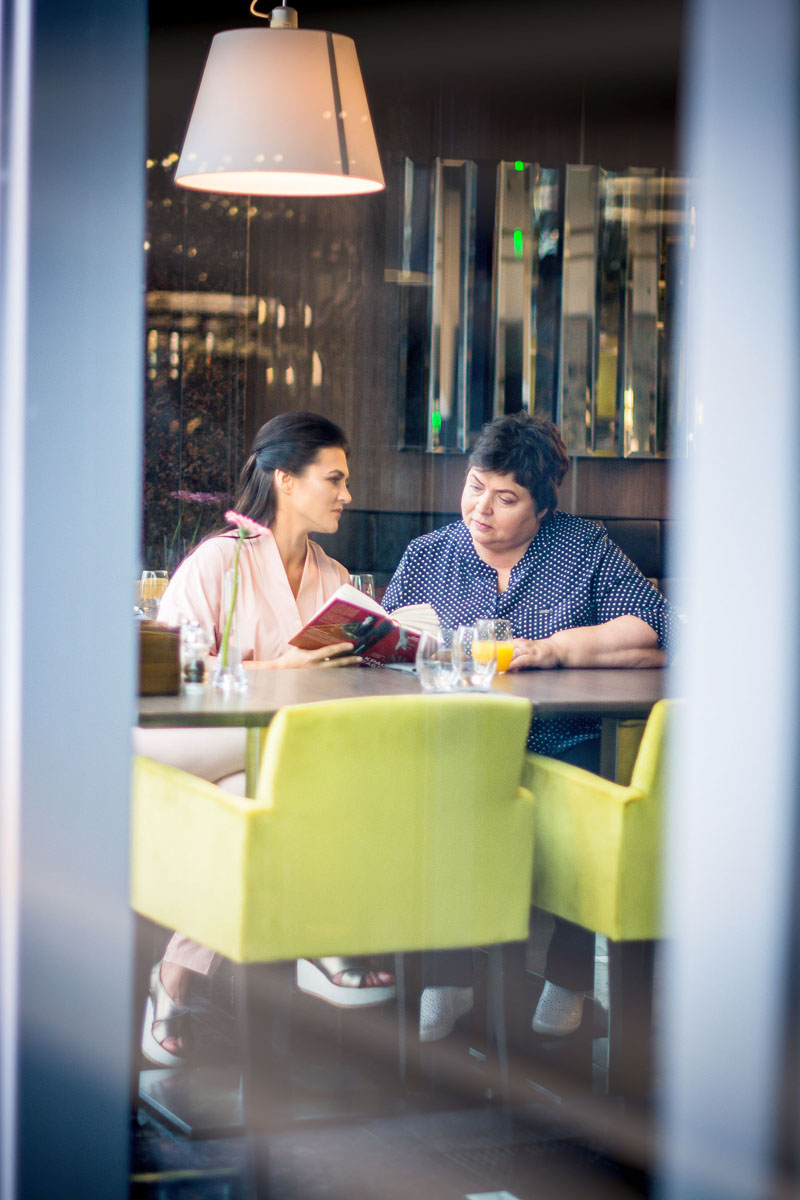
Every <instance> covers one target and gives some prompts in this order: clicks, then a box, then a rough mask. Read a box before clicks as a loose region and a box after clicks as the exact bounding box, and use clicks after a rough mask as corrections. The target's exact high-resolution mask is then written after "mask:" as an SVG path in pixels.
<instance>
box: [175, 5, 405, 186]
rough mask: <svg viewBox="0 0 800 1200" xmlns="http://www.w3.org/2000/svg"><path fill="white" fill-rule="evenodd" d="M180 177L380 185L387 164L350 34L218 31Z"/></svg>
mask: <svg viewBox="0 0 800 1200" xmlns="http://www.w3.org/2000/svg"><path fill="white" fill-rule="evenodd" d="M175 182H176V183H178V184H180V185H181V186H182V187H188V188H197V189H199V190H201V191H208V192H232V193H235V194H237V195H253V196H258V195H262V196H264V195H269V196H320V195H328V196H330V195H339V196H345V195H354V194H356V193H358V192H377V191H380V189H381V188H383V187H384V181H383V171H382V170H381V163H380V158H379V156H378V147H377V145H376V144H375V134H374V132H373V129H372V121H371V120H370V115H369V108H368V107H367V97H366V94H365V92H364V84H363V82H362V79H361V71H360V69H359V66H358V58H357V56H356V48H355V44H354V42H353V40H352V38H348V37H343V36H342V35H341V34H338V33H325V32H324V31H322V30H317V29H231V30H228V31H227V32H226V33H218V34H217V35H216V37H215V38H214V39H213V41H212V43H211V48H210V49H209V52H208V59H207V61H206V66H205V71H204V72H203V78H202V80H201V82H200V88H199V90H198V93H197V99H196V100H195V105H194V110H193V112H192V117H191V120H190V122H189V128H188V130H187V132H186V138H185V140H184V144H183V151H182V153H181V156H180V160H179V162H178V167H177V170H176V172H175Z"/></svg>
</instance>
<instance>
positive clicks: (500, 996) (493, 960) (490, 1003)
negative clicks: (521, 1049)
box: [486, 946, 509, 1101]
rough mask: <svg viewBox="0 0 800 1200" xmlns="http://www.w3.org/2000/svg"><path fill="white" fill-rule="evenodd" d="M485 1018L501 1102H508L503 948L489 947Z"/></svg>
mask: <svg viewBox="0 0 800 1200" xmlns="http://www.w3.org/2000/svg"><path fill="white" fill-rule="evenodd" d="M486 1018H487V1027H488V1035H489V1036H488V1039H487V1040H488V1045H489V1046H491V1045H492V1044H494V1047H495V1051H496V1054H497V1068H498V1073H499V1078H500V1082H501V1091H502V1099H503V1101H507V1100H508V1096H509V1083H508V1037H507V1034H506V1005H505V987H504V977H503V947H502V946H489V969H488V972H487V1004H486Z"/></svg>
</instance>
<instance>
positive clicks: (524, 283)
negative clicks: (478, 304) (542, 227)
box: [492, 162, 538, 416]
mask: <svg viewBox="0 0 800 1200" xmlns="http://www.w3.org/2000/svg"><path fill="white" fill-rule="evenodd" d="M537 170H538V168H537V167H535V166H532V165H531V164H530V163H522V162H519V163H506V162H503V163H500V165H499V167H498V168H497V198H496V201H495V218H494V278H493V284H494V287H493V305H492V308H493V320H492V327H493V330H494V378H493V391H494V394H493V404H492V409H493V413H494V415H495V416H499V415H500V414H502V413H512V412H519V410H520V409H523V408H524V409H527V410H528V411H530V408H531V394H532V391H533V389H532V386H531V384H532V380H533V379H534V378H535V371H536V365H535V364H536V357H535V330H534V324H533V273H534V265H533V264H534V257H535V247H534V238H535V222H534V206H533V186H534V180H535V177H536V173H537Z"/></svg>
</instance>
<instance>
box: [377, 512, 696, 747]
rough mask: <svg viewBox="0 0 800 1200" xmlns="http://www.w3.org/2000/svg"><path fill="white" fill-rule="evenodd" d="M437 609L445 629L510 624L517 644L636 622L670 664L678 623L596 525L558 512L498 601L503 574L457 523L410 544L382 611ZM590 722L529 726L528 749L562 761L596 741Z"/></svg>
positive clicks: (593, 724) (596, 727) (594, 723)
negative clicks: (621, 620)
mask: <svg viewBox="0 0 800 1200" xmlns="http://www.w3.org/2000/svg"><path fill="white" fill-rule="evenodd" d="M424 601H427V602H428V603H429V604H431V605H433V607H434V608H435V609H436V612H437V614H438V616H439V620H440V621H441V622H442V625H444V626H445V627H454V626H456V625H469V624H472V622H473V621H477V620H479V619H480V618H481V617H505V618H506V619H507V620H509V621H510V622H511V629H512V632H513V635H514V637H524V638H546V637H549V636H550V635H551V634H553V633H556V632H557V630H560V629H574V628H575V627H576V626H581V625H602V624H603V623H604V622H606V621H611V620H613V619H614V617H622V616H634V617H639V618H640V619H641V620H642V621H646V622H647V624H648V625H650V626H651V627H652V628H653V629H654V630H655V631H656V633H657V635H658V644H659V646H660V647H661V649H662V650H664V651H665V652H666V654H667V656H668V657H669V658H671V657H672V655H673V653H674V650H675V644H674V643H675V637H676V633H677V629H678V627H679V621H678V619H677V616H676V614H675V612H674V610H673V609H672V608H671V606H670V605H669V604H668V603H667V601H666V600H665V599H664V597H663V596H662V595H661V594H660V592H658V591H657V590H656V589H655V588H654V587H653V585H652V584H651V583H649V582H648V581H647V580H646V579H645V577H644V576H643V575H642V573H641V571H640V570H639V569H638V567H636V566H634V564H633V563H632V562H631V560H630V559H629V558H627V557H626V556H625V555H624V554H623V553H622V551H621V550H620V548H619V546H617V545H616V544H615V543H614V542H612V541H611V539H610V538H609V536H608V534H607V533H606V532H605V530H604V529H603V528H601V526H599V525H597V524H595V522H594V521H589V520H586V519H585V518H583V517H574V516H572V515H571V514H569V513H563V512H556V513H554V514H553V516H552V517H551V518H550V520H548V521H545V522H544V524H543V525H542V526H541V528H540V529H539V532H538V533H537V535H536V537H535V538H534V539H533V541H532V542H531V544H530V546H529V547H528V549H527V550H526V551H525V553H524V555H523V556H522V558H521V559H520V560H519V562H518V563H517V564H516V566H514V567H513V568H512V570H511V577H510V579H509V583H508V587H507V589H506V591H505V592H503V593H502V594H501V595H498V592H497V572H496V571H495V570H494V568H493V567H490V566H489V565H488V564H487V563H485V562H484V561H483V559H481V558H479V557H478V555H477V554H476V552H475V547H474V546H473V544H472V538H471V537H470V534H469V530H468V529H467V527H466V526H465V524H464V522H463V521H456V522H455V523H454V524H452V525H446V526H445V527H444V528H443V529H437V530H436V531H435V532H433V533H428V534H425V535H424V536H423V537H420V538H417V539H416V540H415V541H413V542H412V543H411V544H410V546H409V547H408V549H407V550H406V552H405V554H404V555H403V557H402V559H401V560H400V564H399V566H398V568H397V570H396V571H395V573H394V575H393V576H392V579H391V581H390V583H389V586H388V588H387V589H386V594H385V595H384V598H383V601H382V603H383V606H384V608H385V609H386V610H387V611H388V612H391V611H392V609H395V608H399V607H400V605H402V604H419V603H422V602H424ZM599 735H600V722H599V720H597V719H593V718H564V719H561V718H559V719H556V720H548V721H544V720H540V719H537V720H535V721H534V722H533V726H532V728H531V736H530V738H529V741H528V745H529V747H530V749H531V750H535V751H536V752H537V753H539V754H558V753H560V752H561V751H562V750H566V749H567V748H568V747H569V746H574V745H576V744H577V743H578V742H583V741H587V740H589V739H590V738H595V737H599Z"/></svg>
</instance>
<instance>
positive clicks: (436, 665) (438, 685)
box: [415, 629, 456, 692]
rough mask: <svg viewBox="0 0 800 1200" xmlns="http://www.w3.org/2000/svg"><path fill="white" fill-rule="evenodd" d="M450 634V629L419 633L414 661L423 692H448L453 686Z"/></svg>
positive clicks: (453, 675)
mask: <svg viewBox="0 0 800 1200" xmlns="http://www.w3.org/2000/svg"><path fill="white" fill-rule="evenodd" d="M452 635H453V631H452V630H451V629H442V630H440V631H439V632H438V633H422V634H420V639H419V645H418V646H417V657H416V660H415V661H416V668H417V678H418V679H419V682H420V685H421V687H422V690H423V691H425V692H449V691H451V690H452V689H453V688H454V687H455V684H456V679H455V674H454V669H453V656H452Z"/></svg>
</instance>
